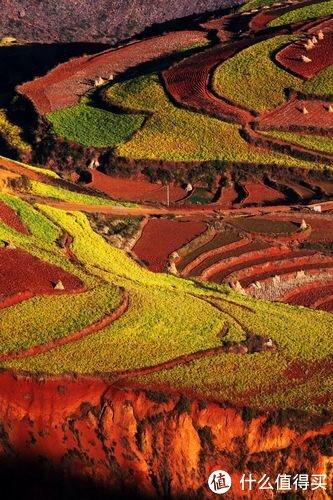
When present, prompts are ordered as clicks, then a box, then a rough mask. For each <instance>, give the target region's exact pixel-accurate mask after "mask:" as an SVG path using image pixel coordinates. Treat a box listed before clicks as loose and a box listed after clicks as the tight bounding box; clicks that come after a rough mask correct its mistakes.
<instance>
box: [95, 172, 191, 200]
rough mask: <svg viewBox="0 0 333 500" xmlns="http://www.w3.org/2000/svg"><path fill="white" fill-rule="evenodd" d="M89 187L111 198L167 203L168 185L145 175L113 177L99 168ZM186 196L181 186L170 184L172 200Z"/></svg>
mask: <svg viewBox="0 0 333 500" xmlns="http://www.w3.org/2000/svg"><path fill="white" fill-rule="evenodd" d="M88 186H89V187H92V188H94V189H97V190H98V191H101V192H102V193H105V194H107V195H108V196H110V197H111V198H114V199H121V200H127V201H144V202H156V203H166V201H167V191H166V186H162V185H161V184H153V183H151V182H149V181H147V180H146V179H145V178H144V177H143V176H142V177H141V178H137V179H127V178H125V177H111V176H109V175H106V174H103V173H102V172H99V171H97V170H94V171H93V172H92V182H91V183H90V184H88ZM185 196H186V192H185V190H184V189H182V188H181V187H180V186H175V185H170V202H176V201H179V200H181V199H182V198H184V197H185Z"/></svg>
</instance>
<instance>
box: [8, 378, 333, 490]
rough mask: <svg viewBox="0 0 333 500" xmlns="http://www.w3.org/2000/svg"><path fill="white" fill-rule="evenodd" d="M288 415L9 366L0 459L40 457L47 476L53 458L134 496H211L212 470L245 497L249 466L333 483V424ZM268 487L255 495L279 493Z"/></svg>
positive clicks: (73, 475)
mask: <svg viewBox="0 0 333 500" xmlns="http://www.w3.org/2000/svg"><path fill="white" fill-rule="evenodd" d="M290 415H291V414H290ZM290 415H289V417H290V418H289V419H287V418H286V415H285V416H284V417H283V416H281V415H280V416H279V417H277V415H273V414H271V415H269V416H268V415H265V416H264V415H254V414H252V412H249V411H245V410H242V411H241V410H237V409H234V408H231V407H227V406H223V405H220V404H217V403H209V402H205V403H204V402H202V401H196V400H191V401H190V400H189V399H187V398H185V397H184V396H166V395H165V394H161V393H156V392H149V391H143V390H138V389H120V388H115V387H113V386H110V385H108V384H107V383H106V382H104V381H103V380H101V379H97V378H96V379H93V378H90V379H88V378H80V379H70V378H61V379H60V378H59V379H56V378H53V379H47V378H40V379H31V378H28V377H23V376H19V377H18V376H13V375H11V374H9V373H8V372H3V373H2V374H0V422H1V429H0V430H1V432H0V464H1V466H2V464H8V462H9V461H10V460H12V461H13V463H14V464H15V463H16V462H17V461H21V462H22V463H28V464H32V463H37V462H38V463H43V464H44V465H43V467H44V468H43V472H42V474H45V470H46V469H45V467H46V465H45V464H47V470H48V471H51V470H58V471H59V473H61V475H62V476H63V477H66V478H67V480H68V481H69V482H71V481H78V480H82V481H83V480H84V481H87V480H91V481H92V482H94V483H97V484H99V485H100V486H101V485H102V486H103V487H105V488H106V489H107V491H109V493H110V491H111V492H113V493H114V494H116V493H117V492H118V493H120V492H122V494H124V492H126V493H128V492H132V495H131V498H134V497H136V496H137V495H138V494H140V495H141V498H142V497H143V498H180V497H182V498H184V497H186V498H189V497H191V498H211V497H212V496H213V494H211V493H210V491H209V490H208V488H207V486H206V482H207V478H208V476H209V474H210V473H211V472H212V471H213V470H215V469H223V470H226V471H228V472H229V473H230V474H231V475H232V478H233V482H234V487H233V489H232V490H230V492H229V493H228V494H227V495H225V497H226V498H230V499H237V498H240V497H241V496H242V494H243V492H242V491H241V489H240V485H239V478H240V476H241V474H242V473H246V472H252V473H254V474H255V475H259V476H260V474H261V475H263V474H264V473H266V474H268V475H270V476H271V477H276V476H277V474H279V473H291V472H294V473H299V472H304V471H306V472H308V473H309V474H319V473H327V474H328V476H329V484H330V487H332V473H331V466H332V458H330V457H329V456H328V455H329V448H330V447H331V446H332V436H333V423H330V422H327V421H326V422H325V420H324V419H323V418H317V419H314V418H313V419H309V418H306V417H305V416H304V415H303V416H302V415H299V416H298V417H297V419H295V415H294V416H292V415H291V416H290ZM292 421H294V423H295V422H297V427H296V425H293V424H292V423H291V422H292ZM287 422H288V423H287ZM331 422H332V420H331ZM48 473H49V474H50V472H48ZM40 477H41V476H40ZM27 487H28V486H27ZM44 491H45V490H44ZM133 492H134V493H133ZM265 494H266V492H264V491H261V492H259V493H258V496H257V495H256V494H255V493H252V495H251V498H272V495H271V493H270V492H267V496H265ZM28 498H30V497H28ZM34 498H39V497H38V496H35V497H34ZM49 498H51V497H49ZM96 498H97V497H96ZM307 498H318V499H319V498H329V496H328V493H327V496H325V495H322V494H320V493H318V492H317V493H316V494H309V496H307Z"/></svg>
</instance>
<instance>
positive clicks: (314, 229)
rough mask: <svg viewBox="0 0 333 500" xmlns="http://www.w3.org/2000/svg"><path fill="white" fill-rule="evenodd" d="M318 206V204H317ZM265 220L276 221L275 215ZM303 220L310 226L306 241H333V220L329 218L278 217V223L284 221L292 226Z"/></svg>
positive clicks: (308, 216)
mask: <svg viewBox="0 0 333 500" xmlns="http://www.w3.org/2000/svg"><path fill="white" fill-rule="evenodd" d="M319 205H320V203H319ZM266 218H267V220H271V219H272V220H276V219H277V216H276V215H271V216H269V215H268V216H267V217H266ZM303 219H304V220H305V222H306V223H307V224H309V225H310V226H311V234H310V235H309V238H308V241H309V242H312V243H320V242H322V243H329V242H331V241H333V220H332V218H331V217H327V216H322V215H317V216H314V215H311V214H310V213H309V214H303V215H292V216H290V215H289V216H286V215H284V216H279V217H278V220H279V221H281V222H282V221H286V222H288V223H292V224H300V223H301V221H302V220H303Z"/></svg>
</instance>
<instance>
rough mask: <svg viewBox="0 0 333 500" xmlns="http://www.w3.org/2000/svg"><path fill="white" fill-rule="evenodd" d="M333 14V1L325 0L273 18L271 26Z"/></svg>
mask: <svg viewBox="0 0 333 500" xmlns="http://www.w3.org/2000/svg"><path fill="white" fill-rule="evenodd" d="M331 14H333V1H332V0H325V1H323V2H321V3H319V4H318V3H315V4H313V5H307V6H306V7H301V8H299V9H295V10H292V11H290V12H286V14H283V15H282V16H280V17H278V18H277V19H273V21H271V22H270V23H269V25H270V26H283V25H285V24H286V25H288V24H292V23H298V22H301V21H307V20H308V19H317V18H319V17H325V16H330V15H331Z"/></svg>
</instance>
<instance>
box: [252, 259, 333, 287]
mask: <svg viewBox="0 0 333 500" xmlns="http://www.w3.org/2000/svg"><path fill="white" fill-rule="evenodd" d="M332 268H333V259H332V258H331V259H330V258H328V257H327V258H326V259H324V258H322V259H315V258H314V257H313V258H312V259H309V262H308V263H307V264H300V263H297V262H296V263H292V262H288V260H286V261H285V264H283V263H281V265H280V266H279V268H278V269H276V270H275V271H274V272H273V271H269V272H263V273H262V274H258V275H257V276H256V280H257V281H264V280H266V279H269V278H272V276H274V275H279V276H281V277H283V275H286V274H288V275H291V274H292V273H297V272H298V271H301V270H302V271H305V272H306V271H311V270H314V271H318V272H319V270H320V269H322V270H323V272H327V270H331V269H332Z"/></svg>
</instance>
